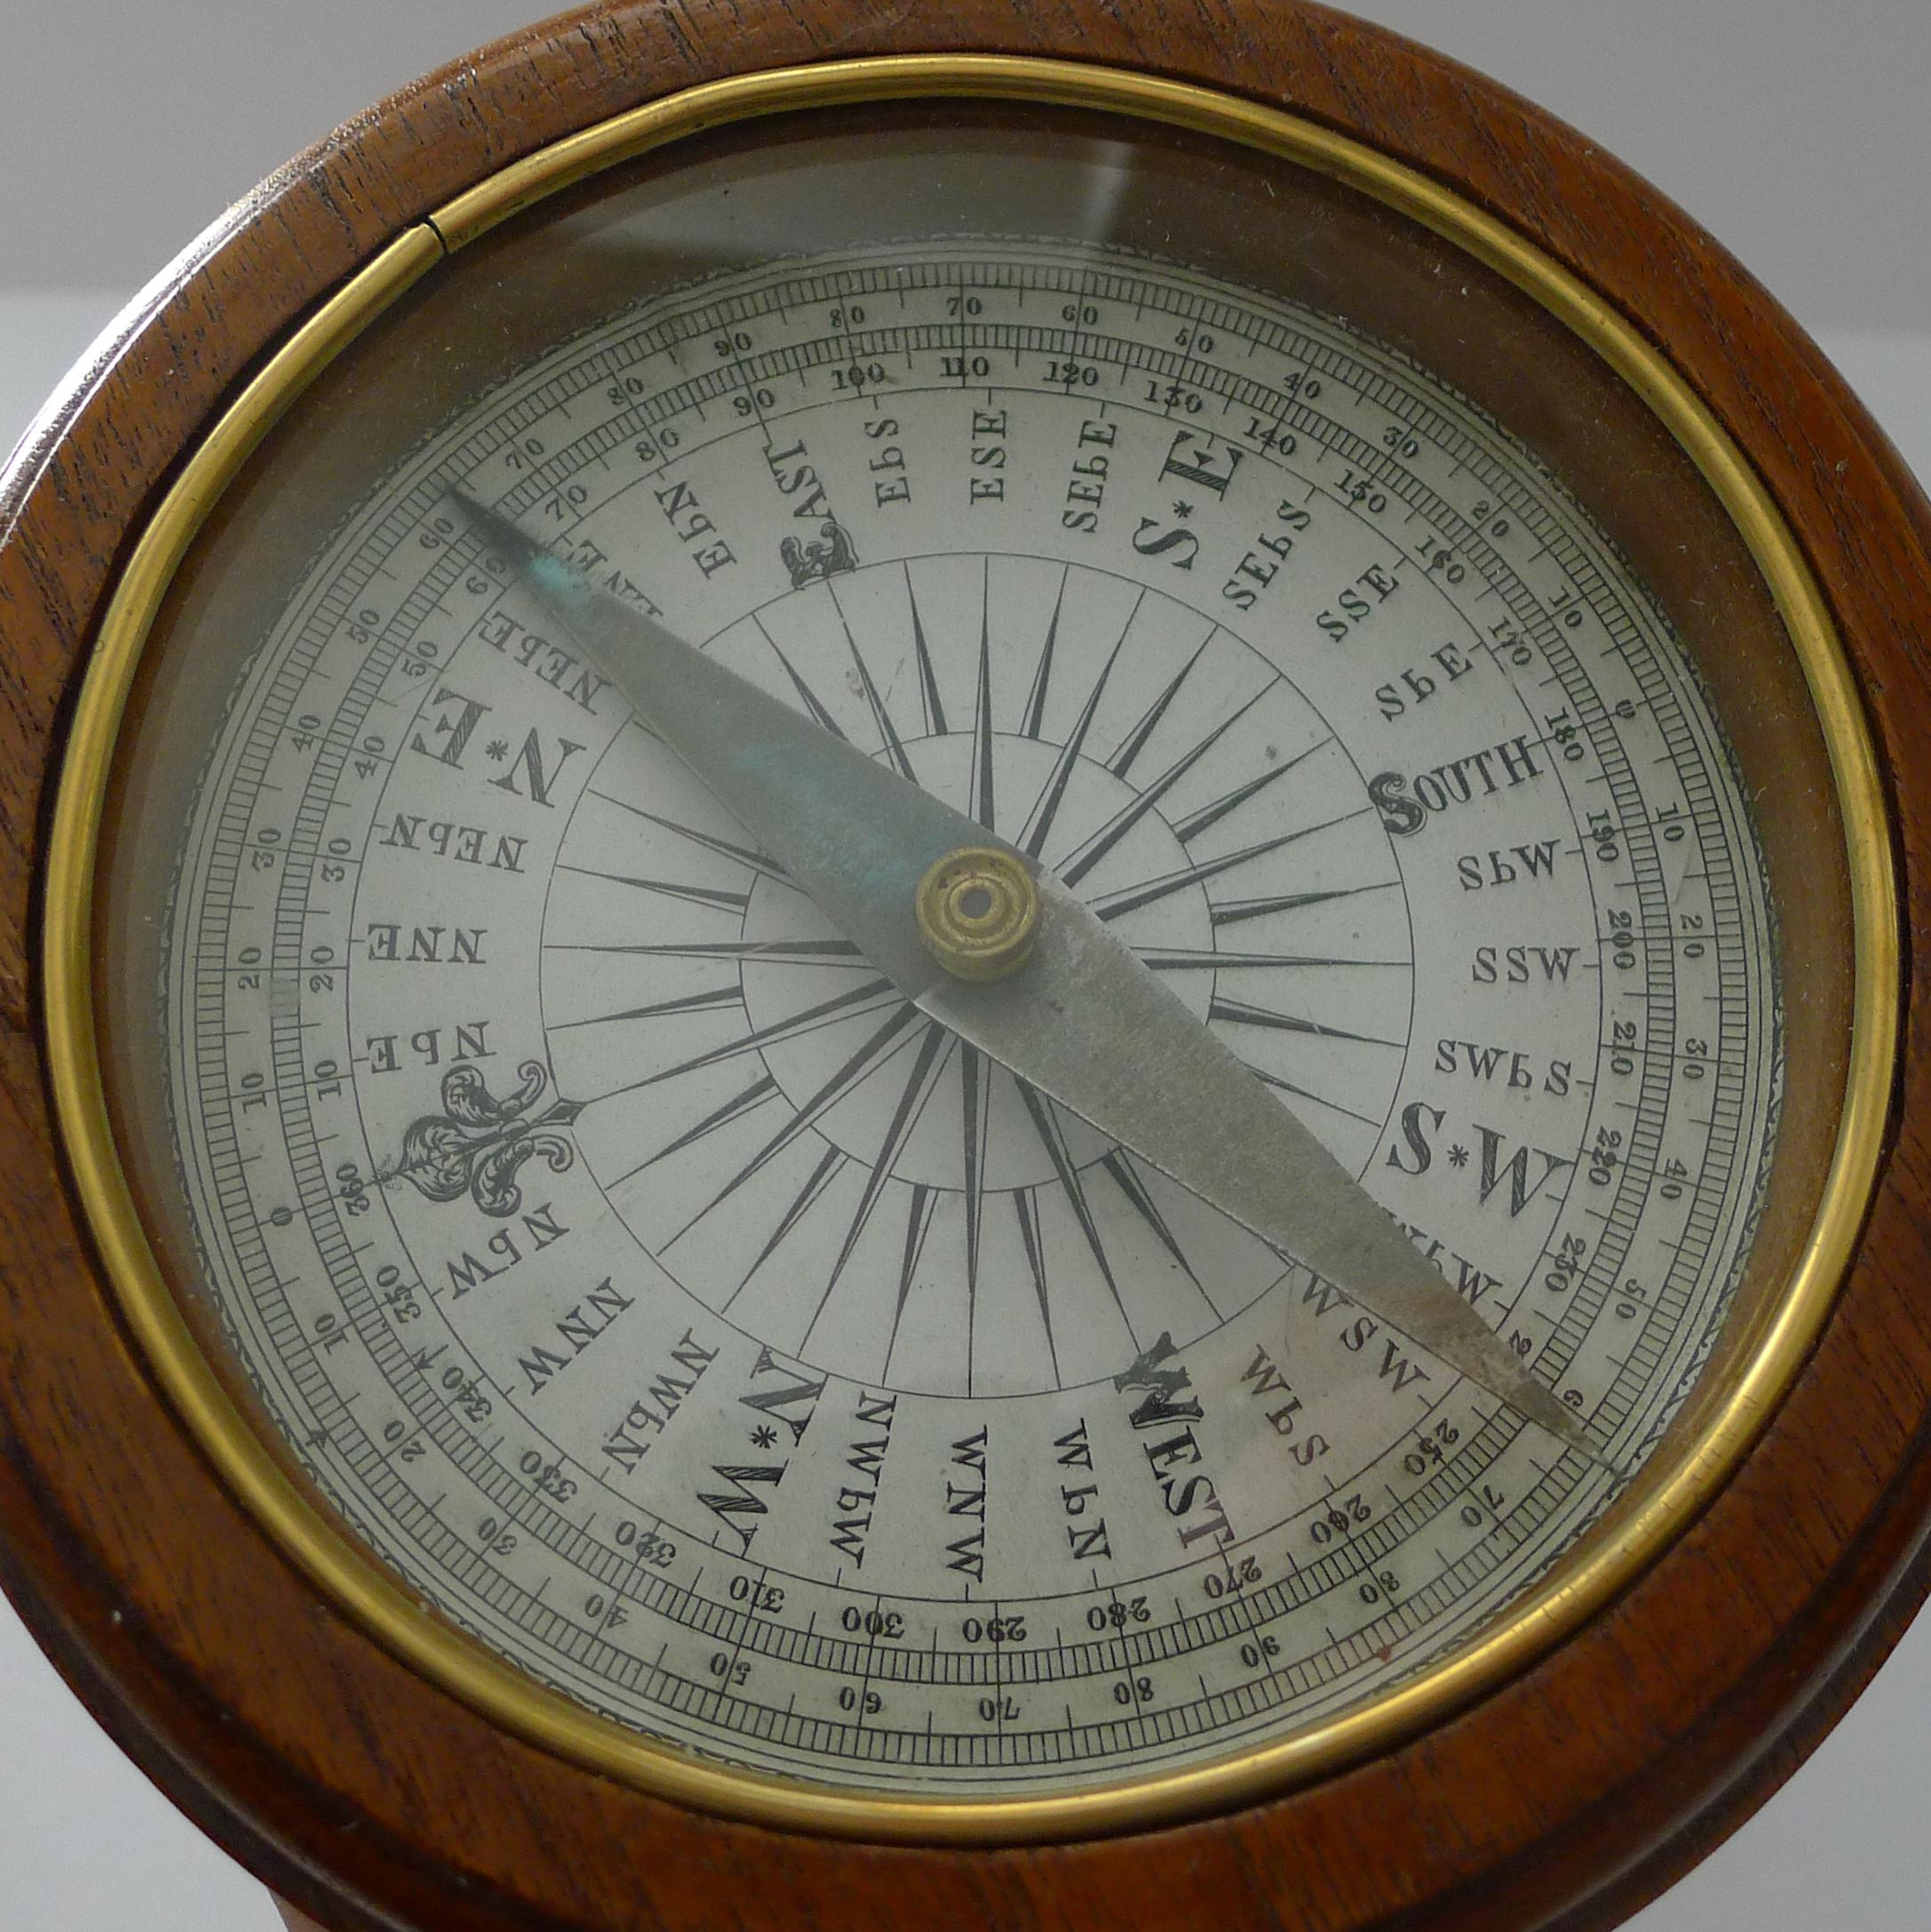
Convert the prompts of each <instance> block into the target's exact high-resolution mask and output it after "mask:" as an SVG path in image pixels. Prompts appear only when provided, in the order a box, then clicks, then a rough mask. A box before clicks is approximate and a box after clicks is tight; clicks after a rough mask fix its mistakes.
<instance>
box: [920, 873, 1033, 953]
mask: <svg viewBox="0 0 1931 1932" xmlns="http://www.w3.org/2000/svg"><path fill="white" fill-rule="evenodd" d="M913 907H914V910H915V911H916V912H917V914H918V920H919V937H920V938H921V939H922V940H923V941H924V942H925V949H926V951H927V952H928V953H929V954H931V955H932V957H933V958H934V959H936V960H937V962H938V963H939V964H940V965H941V966H943V967H944V968H945V970H946V971H947V972H949V973H950V974H951V975H952V976H953V978H955V979H980V980H985V979H1003V978H1005V976H1006V975H1007V974H1008V973H1010V972H1012V971H1014V970H1017V969H1018V967H1021V966H1023V965H1025V964H1026V960H1027V958H1028V957H1029V956H1030V955H1031V954H1032V951H1033V939H1034V934H1035V933H1036V932H1037V931H1038V930H1039V889H1038V887H1037V886H1035V885H1034V882H1033V874H1032V873H1030V872H1029V871H1027V869H1026V866H1025V865H1023V864H1022V863H1021V862H1020V861H1019V860H1018V858H1016V857H1013V855H1012V854H1011V853H1010V852H1005V851H1002V850H1000V849H999V848H998V847H996V846H991V845H962V846H961V847H960V848H959V849H958V850H957V851H955V852H948V853H946V855H945V857H943V858H941V859H939V860H937V862H936V863H935V864H934V865H932V866H931V867H930V868H929V870H928V871H927V873H926V874H925V876H924V878H922V879H921V880H920V881H919V890H918V893H917V895H916V897H915V898H914V899H913Z"/></svg>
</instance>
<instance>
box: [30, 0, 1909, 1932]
mask: <svg viewBox="0 0 1931 1932" xmlns="http://www.w3.org/2000/svg"><path fill="white" fill-rule="evenodd" d="M540 4H542V0H406V4H401V5H398V4H395V0H330V4H327V5H326V6H316V5H312V4H307V0H162V4H158V5H157V4H152V0H149V4H138V0H64V4H60V5H59V6H55V5H52V4H47V0H0V184H4V192H0V449H4V448H5V447H7V446H8V445H9V444H10V443H11V442H12V439H13V437H14V436H15V435H16V434H17V433H18V432H19V431H21V430H23V429H24V428H25V426H26V424H27V423H28V419H29V418H30V417H31V415H33V413H34V411H35V410H36V408H37V407H38V406H39V404H40V402H41V400H42V399H43V398H44V395H45V394H46V393H47V391H48V390H51V389H52V387H53V386H54V384H55V383H56V382H57V381H58V380H59V378H60V374H61V372H62V371H63V369H64V368H65V367H66V366H68V364H69V363H71V362H72V361H73V360H74V359H75V358H76V357H77V356H78V355H79V354H80V352H81V350H83V348H84V346H85V344H86V342H88V340H89V338H90V337H91V336H92V335H93V333H94V332H95V331H96V330H97V329H99V328H100V327H101V326H103V325H104V324H105V323H106V322H107V320H108V319H109V317H110V316H111V315H112V314H113V312H114V311H115V310H116V309H117V308H118V306H119V305H120V303H121V302H124V301H125V299H126V298H127V297H128V296H129V295H130V294H132V293H133V290H134V289H135V288H136V287H137V286H139V285H140V284H141V283H142V282H144V281H145V280H146V279H147V278H148V277H149V276H150V275H151V274H153V273H154V271H155V270H157V269H158V268H159V267H160V266H161V265H162V264H163V262H165V261H166V260H167V259H168V258H169V257H170V256H171V255H173V254H174V252H175V251H176V250H177V249H178V248H179V247H180V246H181V245H182V244H183V243H184V242H186V241H187V240H188V239H189V237H190V236H191V235H192V234H193V233H194V232H195V231H196V230H197V229H199V228H200V227H201V226H202V225H204V224H205V222H206V221H208V220H209V219H211V218H212V217H213V215H214V214H215V213H217V212H218V211H219V210H220V208H221V206H222V205H224V204H225V203H227V202H229V201H230V200H232V199H233V198H235V197H237V195H239V194H241V193H242V192H243V191H244V190H245V189H247V188H248V187H249V186H251V185H252V184H253V182H254V181H256V180H257V179H259V178H260V177H261V175H263V174H265V173H268V172H270V169H272V168H273V167H275V166H277V165H278V164H279V163H281V162H282V161H283V160H285V159H286V158H287V157H288V156H289V155H290V154H291V153H293V152H294V150H295V149H297V148H298V147H300V146H301V145H302V144H304V143H305V142H307V141H311V140H313V139H315V138H317V137H318V136H319V135H321V134H323V133H326V131H327V130H328V129H329V127H331V126H332V125H334V123H336V122H337V121H339V120H342V119H343V118H345V117H348V116H349V115H350V114H351V113H353V112H355V111H356V110H358V109H360V108H362V107H364V106H366V104H367V103H368V102H370V101H374V99H376V98H377V97H378V96H380V95H381V94H382V93H386V92H388V91H389V90H390V89H392V88H394V87H397V86H399V85H403V84H405V83H406V82H407V81H409V80H411V79H413V78H414V77H415V76H416V75H417V74H418V73H420V72H422V71H424V70H426V69H427V68H430V67H432V66H435V65H437V64H438V63H439V62H441V61H443V60H447V59H449V58H451V57H453V56H455V55H456V54H459V53H461V52H464V51H465V50H467V49H468V48H470V47H471V46H473V45H475V44H479V43H480V42H482V41H484V40H487V39H488V38H491V37H492V36H495V35H498V34H501V33H504V32H507V31H509V30H510V29H511V28H516V27H519V26H521V25H523V24H524V23H525V22H526V21H527V20H528V19H530V18H531V17H532V13H533V12H534V10H535V7H537V6H539V5H540ZM1353 11H1354V12H1357V13H1361V14H1364V15H1366V16H1367V17H1369V18H1371V19H1373V20H1379V21H1380V22H1382V23H1384V24H1386V25H1388V26H1391V27H1395V28H1400V29H1401V30H1402V31H1404V32H1406V33H1410V34H1412V35H1414V36H1416V37H1418V38H1420V39H1424V40H1427V41H1429V42H1431V43H1432V44H1435V45H1436V46H1438V47H1441V48H1443V49H1444V50H1445V51H1446V52H1450V53H1452V54H1454V55H1456V56H1457V57H1458V58H1460V59H1461V60H1467V61H1468V62H1469V63H1470V64H1471V65H1474V66H1476V67H1479V68H1484V70H1485V71H1487V72H1489V73H1491V74H1493V75H1494V76H1497V77H1498V78H1500V79H1502V80H1504V81H1507V82H1508V83H1509V84H1510V85H1513V86H1515V87H1517V88H1518V89H1519V90H1521V91H1522V92H1523V93H1526V94H1528V95H1530V96H1531V97H1533V99H1535V100H1537V101H1540V102H1541V104H1542V105H1544V106H1546V107H1549V108H1551V109H1554V110H1555V111H1556V112H1557V113H1559V114H1561V115H1563V116H1565V117H1566V118H1568V119H1570V120H1571V121H1573V122H1574V123H1576V124H1577V125H1579V126H1581V127H1582V128H1584V129H1585V130H1587V132H1588V133H1590V134H1591V135H1593V136H1595V137H1597V139H1599V140H1600V141H1602V142H1603V143H1604V145H1605V146H1606V147H1607V148H1608V149H1611V150H1612V151H1613V152H1614V153H1616V154H1619V155H1620V156H1621V157H1622V158H1623V159H1624V160H1626V161H1628V162H1629V163H1631V164H1632V165H1634V166H1636V167H1637V168H1638V169H1640V170H1641V171H1642V172H1643V173H1646V174H1647V175H1649V176H1650V177H1651V179H1652V180H1653V181H1657V182H1658V183H1659V184H1660V185H1661V186H1662V187H1663V188H1664V189H1666V190H1667V191H1669V192H1670V194H1672V195H1674V196H1675V197H1676V198H1677V199H1678V200H1679V201H1680V202H1682V203H1683V204H1684V205H1686V207H1688V208H1689V210H1690V211H1691V212H1692V213H1694V214H1695V215H1696V216H1697V217H1698V218H1699V219H1700V220H1701V221H1703V222H1704V223H1705V224H1706V225H1707V226H1708V227H1710V229H1713V230H1714V231H1715V232H1716V234H1717V235H1718V237H1720V238H1721V239H1723V240H1724V241H1726V243H1728V244H1729V245H1730V246H1731V247H1733V248H1734V250H1736V252H1737V253H1738V254H1741V255H1742V257H1743V259H1744V260H1745V261H1746V262H1749V263H1750V266H1751V267H1752V268H1753V269H1754V270H1756V271H1757V272H1758V275H1760V276H1761V277H1762V278H1763V279H1764V280H1765V281H1766V282H1767V283H1768V284H1769V286H1770V287H1771V289H1772V291H1773V292H1774V294H1777V295H1778V296H1779V297H1780V298H1781V299H1782V301H1783V302H1785V303H1786V304H1787V305H1788V306H1789V307H1790V308H1791V309H1792V310H1794V312H1795V313H1796V315H1797V317H1798V320H1800V321H1801V322H1803V323H1804V324H1805V325H1806V326H1807V327H1809V328H1810V329H1811V330H1812V331H1813V332H1814V333H1815V334H1817V335H1818V336H1819V338H1820V339H1821V340H1822V342H1823V343H1824V346H1825V348H1826V349H1827V350H1829V351H1830V353H1831V354H1832V355H1833V356H1834V357H1835V358H1836V359H1837V360H1838V363H1839V365H1840V366H1842V367H1843V368H1844V369H1845V370H1846V372H1847V374H1849V376H1850V377H1851V379H1852V381H1853V382H1855V383H1856V384H1857V386H1858V387H1859V388H1860V390H1862V391H1863V395H1864V397H1865V398H1866V400H1867V401H1868V402H1869V403H1870V405H1871V407H1872V409H1873V410H1874V412H1875V413H1876V415H1877V416H1878V418H1879V421H1880V422H1882V423H1884V424H1885V425H1886V426H1887V428H1888V429H1889V431H1890V432H1891V434H1892V436H1893V437H1894V438H1895V439H1896V440H1897V442H1898V443H1899V444H1900V445H1901V447H1903V450H1904V452H1905V455H1907V456H1908V457H1909V458H1910V459H1911V461H1912V462H1913V463H1914V464H1915V465H1916V466H1917V468H1918V471H1919V474H1920V475H1921V476H1925V477H1927V478H1931V141H1927V138H1926V129H1925V112H1926V108H1927V103H1931V4H1927V0H1372V4H1371V0H1361V4H1356V6H1355V7H1354V9H1353ZM1927 1730H1931V1621H1921V1622H1920V1624H1919V1627H1918V1628H1917V1629H1915V1630H1913V1631H1912V1633H1911V1636H1909V1637H1908V1638H1906V1640H1905V1642H1904V1643H1903V1646H1901V1647H1900V1649H1899V1651H1898V1653H1897V1654H1896V1655H1895V1657H1894V1659H1893V1660H1892V1661H1891V1662H1890V1663H1889V1664H1888V1665H1887V1667H1886V1669H1885V1670H1884V1671H1883V1672H1882V1673H1881V1674H1880V1676H1879V1678H1878V1680H1877V1683H1876V1685H1875V1686H1873V1688H1872V1690H1871V1692H1870V1693H1869V1694H1868V1695H1866V1696H1865V1698H1864V1699H1863V1701H1862V1702H1861V1703H1859V1704H1858V1706H1857V1707H1856V1708H1855V1710H1854V1711H1852V1713H1851V1715H1850V1716H1849V1717H1848V1718H1847V1719H1846V1721H1845V1722H1844V1724H1843V1725H1842V1726H1840V1727H1839V1728H1838V1731H1837V1732H1836V1733H1835V1734H1834V1735H1832V1737H1831V1738H1830V1740H1829V1741H1828V1742H1827V1743H1825V1744H1824V1746H1823V1747H1822V1749H1821V1750H1820V1751H1818V1753H1817V1754H1816V1756H1815V1757H1814V1759H1812V1761H1811V1762H1810V1763H1809V1764H1808V1765H1807V1766H1806V1767H1805V1768H1804V1770H1802V1771H1801V1772H1800V1773H1799V1774H1798V1776H1797V1777H1796V1778H1795V1779H1794V1780H1793V1781H1792V1782H1791V1783H1790V1785H1789V1786H1788V1787H1786V1789H1785V1790H1784V1791H1782V1793H1781V1794H1780V1795H1779V1796H1778V1797H1776V1798H1775V1799H1773V1800H1772V1801H1771V1803H1770V1804H1769V1805H1768V1806H1767V1807H1766V1809H1765V1810H1764V1811H1762V1812H1761V1813H1759V1814H1758V1816H1757V1818H1756V1819H1755V1820H1753V1821H1752V1822H1751V1823H1750V1824H1749V1825H1747V1826H1746V1827H1745V1828H1744V1829H1743V1830H1742V1831H1741V1832H1740V1833H1738V1834H1737V1836H1736V1837H1735V1838H1734V1839H1731V1841H1730V1842H1729V1843H1728V1844H1727V1845H1726V1846H1725V1847H1722V1848H1721V1849H1720V1850H1718V1852H1717V1854H1716V1855H1715V1856H1713V1857H1711V1858H1710V1859H1709V1860H1708V1861H1707V1862H1706V1863H1705V1864H1702V1866H1700V1867H1699V1868H1698V1870H1697V1871H1696V1872H1694V1873H1692V1874H1691V1876H1690V1877H1689V1878H1688V1879H1687V1880H1685V1881H1684V1882H1683V1883H1682V1884H1681V1885H1679V1886H1678V1887H1677V1888H1675V1889H1674V1890H1673V1891H1671V1892H1670V1893H1669V1894H1668V1895H1667V1896H1665V1897H1664V1898H1662V1899H1661V1900H1659V1901H1658V1902H1657V1903H1656V1904H1654V1905H1653V1906H1651V1907H1650V1908H1649V1909H1648V1910H1647V1911H1646V1912H1644V1913H1643V1914H1641V1915H1640V1916H1639V1917H1638V1918H1637V1920H1634V1921H1632V1932H1730V1928H1738V1932H1742V1928H1750V1932H1798V1928H1804V1932H1812V1928H1820V1927H1841V1928H1845V1932H1923V1928H1925V1927H1926V1925H1927V1921H1931V1908H1927V1905H1926V1904H1925V1900H1926V1898H1927V1896H1931V1831H1927V1829H1926V1827H1927V1822H1931V1818H1927V1805H1926V1800H1925V1796H1924V1793H1925V1791H1926V1790H1927V1782H1926V1779H1925V1771H1924V1762H1923V1758H1922V1755H1921V1740H1922V1739H1923V1737H1924V1736H1925V1735H1927ZM278 1928H279V1920H278V1917H277V1916H276V1914H275V1912H273V1910H272V1908H271V1906H270V1904H269V1902H268V1898H267V1896H266V1895H265V1894H264V1893H263V1892H262V1890H261V1888H260V1887H259V1886H257V1885H256V1884H255V1883H254V1882H253V1880H251V1879H250V1878H248V1877H247V1875H246V1874H245V1873H244V1872H241V1871H240V1870H239V1869H238V1868H237V1867H236V1866H235V1865H233V1864H231V1863H229V1861H228V1860H227V1859H226V1858H225V1857H223V1856H222V1855H221V1853H220V1852H218V1851H216V1850H215V1849H214V1847H212V1846H211V1845H209V1844H208V1843H206V1841H205V1840H204V1839H201V1838H200V1837H199V1835H198V1834H197V1833H196V1832H195V1831H194V1830H193V1829H192V1828H191V1827H190V1826H189V1825H188V1824H187V1823H185V1822H184V1821H183V1820H182V1819H181V1817H180V1816H179V1815H177V1814H176V1813H175V1812H174V1811H173V1809H172V1808H171V1807H169V1806H168V1805H167V1804H166V1802H165V1800H164V1799H161V1798H160V1797H159V1796H158V1795H157V1793H156V1792H155V1791H153V1790H152V1788H151V1787H149V1785H148V1784H147V1783H146V1782H145V1780H144V1779H142V1778H141V1775H140V1774H139V1773H137V1772H136V1771H134V1770H133V1767H131V1766H130V1765H128V1764H127V1762H126V1761H125V1759H122V1758H121V1757H120V1755H119V1753H118V1752H117V1751H116V1750H115V1749H114V1747H113V1746H112V1745H111V1744H109V1743H108V1741H107V1739H106V1738H105V1736H104V1735H102V1734H101V1732H100V1730H99V1729H98V1728H97V1727H95V1726H94V1725H93V1722H92V1720H91V1719H89V1718H88V1717H87V1716H86V1714H85V1713H84V1711H82V1710H81V1709H80V1707H79V1705H78V1704H77V1703H76V1702H75V1700H74V1699H73V1697H72V1696H71V1695H70V1694H69V1693H68V1691H67V1689H66V1688H65V1686H63V1685H62V1684H61V1683H60V1680H59V1678H57V1677H56V1676H55V1675H54V1673H53V1671H52V1669H51V1668H50V1667H49V1666H48V1665H47V1664H46V1663H45V1662H44V1661H43V1660H42V1659H41V1657H40V1655H39V1654H38V1652H37V1651H36V1650H35V1648H34V1647H33V1646H32V1643H31V1641H30V1640H29V1639H28V1637H27V1636H26V1634H25V1632H24V1631H23V1630H21V1629H20V1625H19V1623H18V1622H17V1620H15V1619H14V1618H13V1617H12V1614H11V1613H10V1612H9V1611H8V1610H7V1608H6V1606H5V1604H4V1599H0V1932H278ZM961 1932H966V1928H961Z"/></svg>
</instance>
